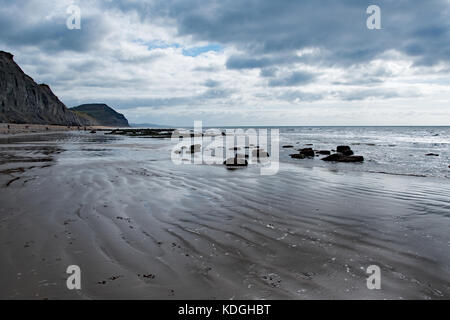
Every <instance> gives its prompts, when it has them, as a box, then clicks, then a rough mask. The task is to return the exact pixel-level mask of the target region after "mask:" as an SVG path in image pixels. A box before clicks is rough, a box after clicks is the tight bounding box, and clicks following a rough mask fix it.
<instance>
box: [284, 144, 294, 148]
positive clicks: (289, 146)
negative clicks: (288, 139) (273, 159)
mask: <svg viewBox="0 0 450 320" xmlns="http://www.w3.org/2000/svg"><path fill="white" fill-rule="evenodd" d="M293 147H294V146H293V145H290V144H287V145H284V146H283V148H285V149H287V148H293Z"/></svg>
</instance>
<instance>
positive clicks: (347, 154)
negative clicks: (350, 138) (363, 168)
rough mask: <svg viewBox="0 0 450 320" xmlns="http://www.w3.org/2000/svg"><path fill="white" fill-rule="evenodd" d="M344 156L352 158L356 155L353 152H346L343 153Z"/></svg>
mask: <svg viewBox="0 0 450 320" xmlns="http://www.w3.org/2000/svg"><path fill="white" fill-rule="evenodd" d="M341 153H342V154H343V155H344V156H352V155H353V154H354V153H353V151H352V150H346V151H343V152H341Z"/></svg>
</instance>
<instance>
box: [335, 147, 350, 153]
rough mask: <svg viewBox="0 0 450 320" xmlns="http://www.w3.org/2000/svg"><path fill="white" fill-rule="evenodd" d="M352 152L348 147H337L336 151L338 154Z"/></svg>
mask: <svg viewBox="0 0 450 320" xmlns="http://www.w3.org/2000/svg"><path fill="white" fill-rule="evenodd" d="M350 150H352V149H351V148H350V147H349V146H337V148H336V151H337V152H340V153H344V152H345V151H350Z"/></svg>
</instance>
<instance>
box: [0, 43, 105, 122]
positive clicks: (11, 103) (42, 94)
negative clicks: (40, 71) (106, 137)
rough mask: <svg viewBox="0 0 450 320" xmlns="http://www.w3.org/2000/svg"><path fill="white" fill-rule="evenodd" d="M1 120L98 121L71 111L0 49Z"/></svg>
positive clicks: (46, 87) (47, 87)
mask: <svg viewBox="0 0 450 320" xmlns="http://www.w3.org/2000/svg"><path fill="white" fill-rule="evenodd" d="M0 122H5V123H8V122H10V123H33V124H57V125H70V126H85V125H87V126H91V125H97V122H96V121H95V120H94V119H93V118H91V117H89V116H84V115H80V114H77V113H76V112H72V111H70V110H69V109H67V107H66V106H65V105H64V104H63V103H62V102H61V101H60V100H59V99H58V97H57V96H55V94H54V93H53V92H52V90H51V89H50V87H49V86H48V85H46V84H37V83H36V82H34V80H33V79H32V78H31V77H29V76H28V75H26V74H25V73H24V72H23V71H22V69H20V67H19V66H18V65H17V64H16V63H15V62H14V59H13V55H12V54H10V53H8V52H4V51H0Z"/></svg>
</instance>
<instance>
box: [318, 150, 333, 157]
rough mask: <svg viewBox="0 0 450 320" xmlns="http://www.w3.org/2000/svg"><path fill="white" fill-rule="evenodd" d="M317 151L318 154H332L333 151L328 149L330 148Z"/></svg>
mask: <svg viewBox="0 0 450 320" xmlns="http://www.w3.org/2000/svg"><path fill="white" fill-rule="evenodd" d="M317 153H318V154H322V155H328V156H329V155H330V154H331V151H328V150H319V151H317Z"/></svg>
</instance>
